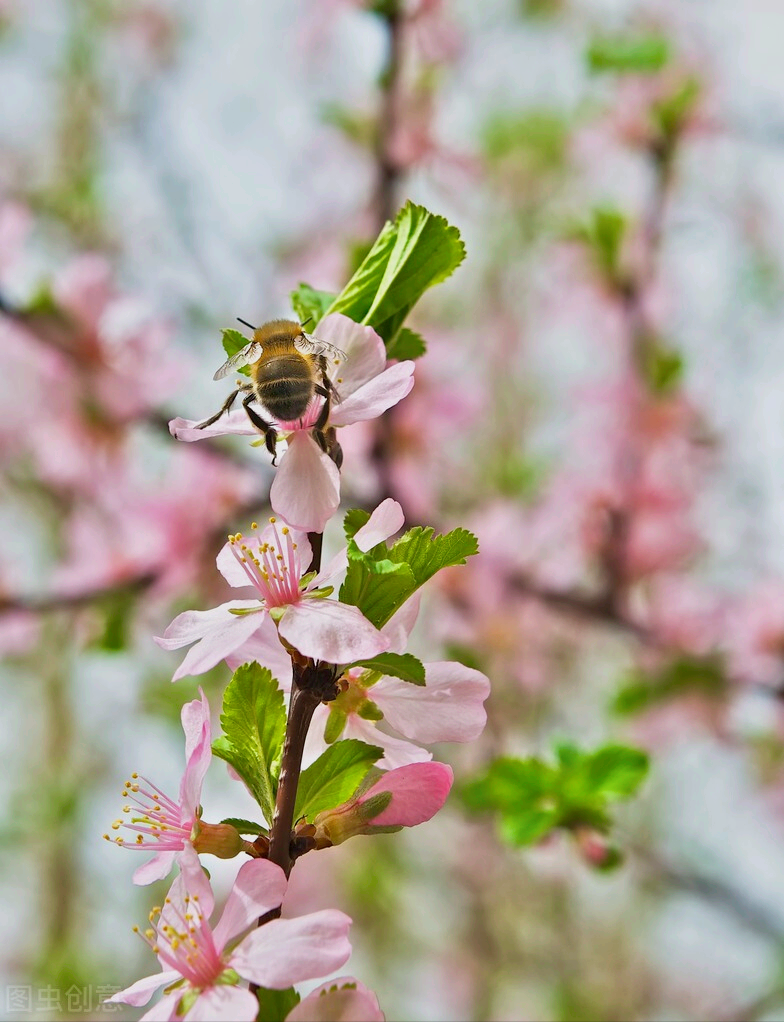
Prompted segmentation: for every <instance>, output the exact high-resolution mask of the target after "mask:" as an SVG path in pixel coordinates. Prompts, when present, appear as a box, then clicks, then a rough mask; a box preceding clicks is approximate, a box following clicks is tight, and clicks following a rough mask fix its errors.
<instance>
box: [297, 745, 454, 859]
mask: <svg viewBox="0 0 784 1022" xmlns="http://www.w3.org/2000/svg"><path fill="white" fill-rule="evenodd" d="M453 779H454V776H453V774H452V770H451V768H450V767H448V766H447V765H446V764H445V763H408V764H406V765H405V766H401V767H396V768H395V769H394V770H388V771H387V772H386V773H383V774H382V775H381V777H380V778H379V779H378V780H377V781H376V782H375V784H373V785H371V787H369V788H368V789H367V790H365V791H362V792H360V793H358V794H356V795H354V797H353V798H351V799H349V801H348V802H344V803H343V805H340V806H336V807H335V808H334V809H326V810H324V812H321V813H319V814H318V815H317V816H316V817H315V819H314V821H313V823H314V825H315V827H316V836H315V837H316V845H317V847H318V846H319V844H323V845H325V846H329V845H339V844H341V843H342V842H343V841H346V840H348V838H350V837H355V836H356V835H358V834H373V833H375V832H377V831H386V830H388V829H389V828H394V829H399V828H401V827H416V826H418V825H419V824H420V823H426V822H427V821H428V820H430V819H432V818H433V817H434V816H435V814H436V813H437V812H438V811H439V809H441V807H442V806H443V804H444V802H446V797H447V795H448V794H449V791H450V789H451V787H452V781H453Z"/></svg>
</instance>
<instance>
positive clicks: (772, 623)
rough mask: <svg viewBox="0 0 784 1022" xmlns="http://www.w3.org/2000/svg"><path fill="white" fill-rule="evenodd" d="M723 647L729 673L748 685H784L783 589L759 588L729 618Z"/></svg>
mask: <svg viewBox="0 0 784 1022" xmlns="http://www.w3.org/2000/svg"><path fill="white" fill-rule="evenodd" d="M727 624H728V628H727V633H726V637H725V644H726V646H727V647H728V652H729V665H730V670H731V673H732V674H733V675H734V676H735V677H737V678H738V679H740V680H742V681H745V682H747V683H752V684H759V685H771V686H774V687H779V686H781V684H782V681H784V585H782V583H781V582H779V581H774V580H770V581H768V582H765V583H764V584H762V585H760V586H759V588H758V589H757V590H756V591H755V592H753V593H751V594H749V595H748V596H747V597H746V598H745V599H744V600H741V601H739V602H738V604H737V606H736V607H734V608H732V609H731V611H730V612H729V614H728V621H727Z"/></svg>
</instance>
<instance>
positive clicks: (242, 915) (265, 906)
mask: <svg viewBox="0 0 784 1022" xmlns="http://www.w3.org/2000/svg"><path fill="white" fill-rule="evenodd" d="M285 893H286V874H285V873H284V872H283V870H282V869H281V868H280V866H276V865H275V863H274V862H270V861H269V860H268V859H253V860H251V862H246V863H245V864H244V865H243V866H242V867H241V868H240V871H239V873H238V874H237V879H236V880H235V881H234V887H232V889H231V894H229V898H228V901H227V902H226V907H225V908H224V910H223V915H222V916H221V917H220V922H219V923H218V925H217V926H216V927H215V929H214V931H213V939H214V940H215V947H216V948H217V950H218V954H220V953H221V952H222V951H223V949H224V947H225V946H226V944H227V943H228V942H229V941H230V940H233V939H234V938H235V937H238V936H239V935H240V934H241V933H242V932H243V931H244V930H247V929H248V927H249V926H253V924H254V923H255V922H256V920H257V919H258V918H259V916H263V915H264V914H265V913H266V912H269V911H270V909H273V908H277V907H278V905H282V904H283V896H284V894H285Z"/></svg>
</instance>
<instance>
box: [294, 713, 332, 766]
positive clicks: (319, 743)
mask: <svg viewBox="0 0 784 1022" xmlns="http://www.w3.org/2000/svg"><path fill="white" fill-rule="evenodd" d="M328 720H329V707H328V706H327V705H326V703H319V705H318V706H317V707H316V709H315V710H314V711H313V717H312V718H311V721H310V727H309V728H308V737H307V738H306V739H305V751H304V752H303V754H302V765H303V766H305V767H309V766H310V765H311V763H315V762H316V760H317V759H318V758H319V756H320V755H321V753H322V752H324V750H325V749H326V748H327V743H326V742H325V741H324V728H325V727H326V726H327V721H328ZM338 737H339V736H338Z"/></svg>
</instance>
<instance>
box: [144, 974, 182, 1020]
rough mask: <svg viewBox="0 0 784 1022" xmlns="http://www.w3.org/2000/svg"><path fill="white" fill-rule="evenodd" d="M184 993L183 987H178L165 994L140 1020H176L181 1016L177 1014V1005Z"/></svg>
mask: <svg viewBox="0 0 784 1022" xmlns="http://www.w3.org/2000/svg"><path fill="white" fill-rule="evenodd" d="M175 975H178V974H177V973H175ZM182 993H183V992H182V990H181V989H177V990H175V991H173V993H171V994H164V996H163V997H162V998H161V999H160V1001H158V1003H157V1004H154V1005H153V1006H152V1008H150V1010H149V1011H146V1012H145V1013H144V1014H143V1015H142V1017H141V1018H140V1019H139V1022H174V1020H175V1019H178V1018H179V1017H180V1016H179V1015H178V1014H177V1005H178V1004H179V1003H180V998H181V997H182Z"/></svg>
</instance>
